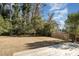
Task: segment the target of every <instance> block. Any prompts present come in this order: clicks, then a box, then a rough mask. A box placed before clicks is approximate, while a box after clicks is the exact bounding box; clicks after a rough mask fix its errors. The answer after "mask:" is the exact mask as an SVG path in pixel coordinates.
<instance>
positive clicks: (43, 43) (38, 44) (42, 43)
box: [25, 41, 66, 49]
mask: <svg viewBox="0 0 79 59" xmlns="http://www.w3.org/2000/svg"><path fill="white" fill-rule="evenodd" d="M65 42H66V41H59V42H58V41H40V42H34V43H28V44H25V47H28V49H36V48H41V47H47V46H52V45H56V44H63V43H65Z"/></svg>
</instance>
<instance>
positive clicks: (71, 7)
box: [42, 3, 79, 29]
mask: <svg viewBox="0 0 79 59" xmlns="http://www.w3.org/2000/svg"><path fill="white" fill-rule="evenodd" d="M42 10H43V16H44V18H45V19H48V13H50V12H51V13H53V19H52V20H55V21H56V22H57V23H58V24H59V27H60V29H62V28H64V24H65V23H64V21H65V20H67V17H68V14H71V13H76V12H78V11H79V4H78V3H68V4H67V3H53V4H48V5H47V6H46V7H44V8H43V9H42Z"/></svg>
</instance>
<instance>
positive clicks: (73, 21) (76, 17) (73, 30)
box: [66, 13, 79, 42]
mask: <svg viewBox="0 0 79 59" xmlns="http://www.w3.org/2000/svg"><path fill="white" fill-rule="evenodd" d="M66 26H67V28H66V29H67V32H68V33H69V34H70V36H72V37H71V39H72V41H73V42H74V41H76V35H77V29H78V26H79V13H75V14H70V15H69V16H68V20H66Z"/></svg>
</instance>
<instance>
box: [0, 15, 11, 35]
mask: <svg viewBox="0 0 79 59" xmlns="http://www.w3.org/2000/svg"><path fill="white" fill-rule="evenodd" d="M11 29H12V24H11V23H10V22H9V21H8V20H4V18H3V17H2V16H0V35H1V34H5V33H9V32H10V30H11Z"/></svg>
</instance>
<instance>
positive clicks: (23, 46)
mask: <svg viewBox="0 0 79 59" xmlns="http://www.w3.org/2000/svg"><path fill="white" fill-rule="evenodd" d="M62 41H63V40H60V39H55V38H50V37H9V36H0V56H10V55H13V53H15V52H19V51H24V50H29V49H36V48H41V47H46V46H51V45H53V44H57V43H59V42H62Z"/></svg>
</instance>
